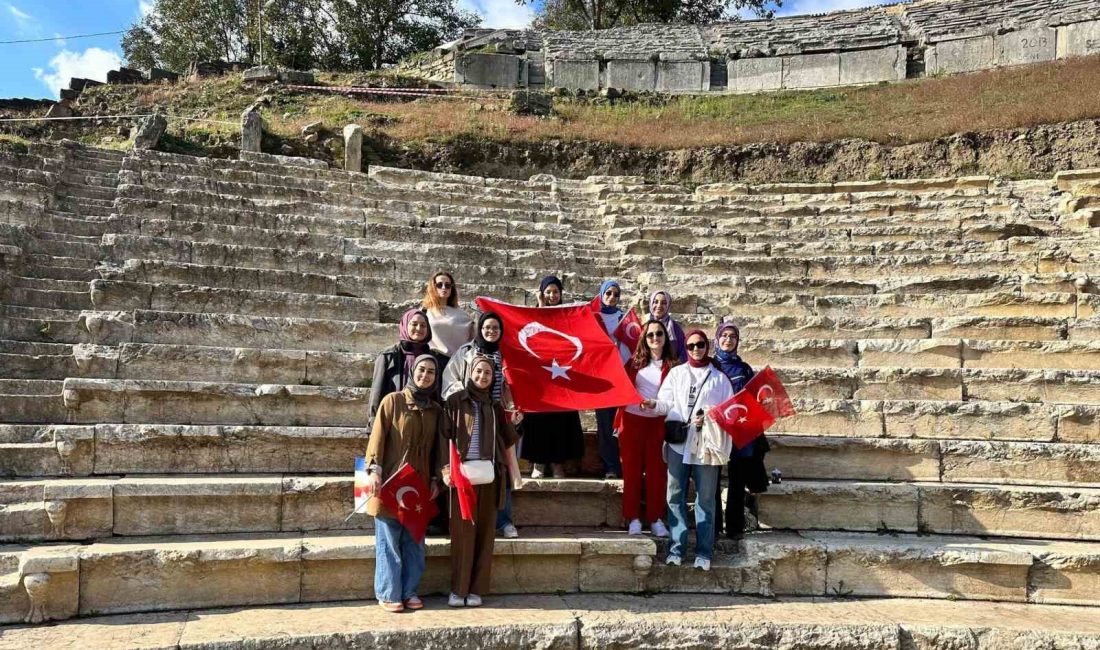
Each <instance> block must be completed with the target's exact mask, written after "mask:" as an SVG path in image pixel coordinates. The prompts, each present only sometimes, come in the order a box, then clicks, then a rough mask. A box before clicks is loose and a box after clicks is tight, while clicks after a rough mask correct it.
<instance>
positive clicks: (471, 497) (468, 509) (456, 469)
mask: <svg viewBox="0 0 1100 650" xmlns="http://www.w3.org/2000/svg"><path fill="white" fill-rule="evenodd" d="M451 487H453V488H454V489H455V492H456V493H457V494H458V511H459V513H460V514H461V515H462V518H463V519H465V520H466V521H473V520H474V513H475V512H477V492H475V491H474V486H473V484H472V483H470V479H468V478H466V475H465V474H463V473H462V459H461V458H459V457H458V446H457V445H455V441H454V440H452V441H451Z"/></svg>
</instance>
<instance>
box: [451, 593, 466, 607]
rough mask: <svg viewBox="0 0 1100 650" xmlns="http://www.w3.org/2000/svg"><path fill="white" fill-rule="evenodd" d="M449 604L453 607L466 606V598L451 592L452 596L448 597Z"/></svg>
mask: <svg viewBox="0 0 1100 650" xmlns="http://www.w3.org/2000/svg"><path fill="white" fill-rule="evenodd" d="M447 604H448V605H450V606H451V607H465V606H466V599H465V598H463V597H462V596H459V595H458V594H451V595H450V597H448V598H447Z"/></svg>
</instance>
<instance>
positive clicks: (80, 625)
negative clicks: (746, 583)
mask: <svg viewBox="0 0 1100 650" xmlns="http://www.w3.org/2000/svg"><path fill="white" fill-rule="evenodd" d="M426 607H427V611H426V612H424V613H421V614H419V615H418V616H416V617H412V618H413V619H414V620H413V622H411V623H410V622H409V620H410V617H394V616H392V615H390V614H388V613H386V612H384V611H382V610H381V608H379V607H378V603H377V601H375V600H358V601H349V602H341V603H328V604H321V603H314V604H310V605H309V606H308V607H302V606H300V605H278V606H276V605H269V606H254V607H244V608H235V609H232V610H198V611H194V612H186V613H184V612H179V613H175V614H127V615H119V616H96V617H94V618H88V619H81V620H76V621H71V622H66V623H60V624H57V625H51V626H41V627H29V626H28V627H18V628H12V629H9V630H6V634H5V637H4V639H3V640H0V648H3V650H14V649H17V648H18V649H21V648H28V647H63V646H64V645H65V644H71V646H72V647H97V646H98V647H105V648H107V647H109V648H110V650H115V649H116V648H118V649H121V648H130V647H136V644H138V643H141V644H143V645H145V644H147V645H148V646H149V647H153V646H154V645H155V646H156V647H180V648H199V647H217V648H221V649H224V650H245V649H246V648H251V647H264V646H274V645H275V644H283V645H286V646H293V647H308V645H309V644H311V643H314V642H315V640H316V639H318V638H325V639H337V638H338V639H340V640H341V643H344V644H346V645H347V646H349V647H369V646H372V645H375V644H377V645H379V646H385V647H393V648H398V647H405V646H406V645H407V644H416V645H417V647H425V648H429V647H430V648H434V647H442V646H445V645H446V646H448V647H455V648H459V647H461V648H478V647H482V648H495V647H505V646H512V647H520V646H523V647H545V648H558V649H561V650H582V649H583V648H594V647H623V648H626V647H636V646H639V645H643V644H644V645H645V646H646V647H650V648H654V649H662V650H663V649H668V648H681V647H703V646H708V647H731V648H732V647H739V646H745V645H746V644H750V643H751V647H754V648H757V649H758V650H781V649H783V648H810V647H825V646H822V645H821V639H822V637H827V638H828V644H829V645H830V646H832V647H836V648H867V649H868V650H887V649H890V648H904V647H905V645H906V644H907V643H910V642H912V641H914V640H915V641H916V642H918V643H919V644H920V645H919V646H917V647H920V648H922V649H924V650H953V649H954V648H957V647H960V646H958V645H957V642H958V641H959V640H960V639H967V640H978V639H980V641H974V644H973V645H971V646H970V647H972V648H974V649H975V650H996V649H998V648H1005V647H1010V646H1011V645H1012V644H1013V643H1025V644H1027V645H1028V646H1029V647H1035V648H1040V647H1043V648H1055V647H1079V648H1085V647H1088V646H1089V645H1090V644H1092V643H1094V642H1095V640H1096V637H1097V636H1098V635H1100V631H1098V630H1100V626H1097V625H1096V624H1095V621H1096V619H1097V616H1100V614H1098V613H1094V611H1093V610H1094V609H1095V607H1072V606H1060V605H1033V604H1015V603H994V602H978V601H971V602H954V603H952V602H944V601H939V600H932V599H912V598H891V599H875V600H860V599H853V598H835V597H828V598H813V599H811V598H782V599H776V600H768V599H761V598H748V597H730V596H728V595H702V594H695V595H668V594H664V595H645V596H636V595H625V594H616V595H610V594H577V595H570V594H562V595H519V596H514V595H509V596H505V595H501V596H493V597H490V598H486V599H485V605H484V606H482V607H481V608H478V609H465V608H460V609H449V608H448V607H447V604H446V598H442V597H439V598H435V597H433V598H427V599H426ZM108 634H109V636H108ZM456 636H460V638H461V639H462V641H461V645H456V642H455V640H454V639H455V637H456ZM104 644H107V645H104Z"/></svg>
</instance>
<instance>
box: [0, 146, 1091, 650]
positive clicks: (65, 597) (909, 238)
mask: <svg viewBox="0 0 1100 650" xmlns="http://www.w3.org/2000/svg"><path fill="white" fill-rule="evenodd" d="M1098 210H1100V171H1095V172H1091V171H1087V170H1086V171H1079V172H1065V173H1062V174H1059V175H1058V176H1056V177H1055V178H1054V179H1052V180H1049V181H1047V180H1042V181H1016V182H1007V181H994V180H992V179H989V178H984V177H981V178H978V177H975V178H959V179H926V180H916V181H869V182H862V183H854V182H853V183H835V184H795V183H788V184H773V185H757V186H747V185H736V184H718V185H704V186H700V187H698V188H695V189H694V190H692V189H688V188H685V187H681V186H671V185H653V184H646V183H644V182H643V181H642V179H640V178H633V177H590V178H588V179H586V180H584V181H575V180H565V179H557V178H552V177H546V176H540V177H534V178H532V179H531V180H529V181H513V180H504V179H489V178H476V177H466V176H457V175H449V174H431V173H424V172H416V171H410V170H400V169H391V168H372V169H371V171H370V173H369V175H363V174H352V173H346V172H342V171H332V170H324V169H318V168H316V167H312V166H302V165H298V164H295V163H294V161H293V159H283V158H279V157H274V156H271V157H264V156H259V157H256V158H254V159H253V160H250V161H248V162H245V161H225V160H214V159H199V158H191V157H187V156H179V155H171V154H164V153H157V152H147V151H144V152H132V153H128V154H126V155H123V154H121V153H117V152H109V151H102V150H96V149H87V148H83V147H80V146H77V145H73V144H67V145H63V146H47V145H36V146H34V147H32V149H31V150H30V151H29V152H28V153H27V154H23V155H13V154H7V155H4V156H0V476H3V477H5V478H3V479H2V480H0V623H17V622H22V621H25V620H26V621H29V622H39V621H41V620H46V619H65V618H70V617H75V616H92V615H98V614H121V613H141V612H152V611H162V610H182V609H195V608H210V607H240V606H261V605H279V604H293V603H316V602H321V601H336V600H355V599H367V598H371V597H372V595H373V594H372V589H373V582H372V579H371V576H372V575H373V552H374V547H373V537H372V536H371V532H372V531H371V520H370V518H369V517H365V516H354V517H352V518H351V519H350V520H349V521H347V522H345V521H344V518H345V516H346V515H347V513H348V512H350V511H351V508H352V495H351V472H350V465H351V459H352V457H353V456H355V455H357V454H361V453H362V450H363V449H364V448H365V444H366V436H367V431H366V429H365V426H366V421H367V414H366V403H367V397H368V393H369V379H370V377H371V366H372V364H373V360H374V356H375V355H376V354H377V352H378V351H379V350H381V349H382V348H383V347H386V346H388V345H391V344H392V342H393V340H394V338H395V333H396V321H397V319H398V317H399V315H400V313H401V312H402V311H403V310H404V309H405V308H406V307H407V306H409V305H411V304H414V303H415V302H416V300H417V296H418V294H419V292H420V290H421V287H422V283H423V281H424V279H425V277H426V276H427V275H428V274H429V273H431V272H432V271H433V270H435V269H436V268H439V267H442V268H446V269H448V270H451V271H453V272H454V273H455V275H456V278H457V279H458V282H459V284H460V288H461V290H462V296H463V298H464V299H466V300H469V299H472V297H473V296H476V295H493V296H495V297H498V298H501V299H504V300H508V301H512V302H517V303H527V304H533V303H534V299H533V290H534V288H535V287H536V286H537V282H538V279H539V278H540V277H541V276H542V275H544V274H545V273H547V272H554V273H556V274H559V275H560V276H562V277H563V278H564V279H565V280H566V287H567V294H568V295H569V296H570V297H571V298H576V299H587V298H589V297H591V292H593V291H594V290H595V288H596V287H597V286H598V285H599V282H600V280H602V279H603V278H605V277H615V278H621V279H622V280H623V283H624V289H625V290H626V293H627V294H628V295H631V296H641V295H644V294H646V293H648V291H650V290H652V289H656V288H666V289H668V290H670V291H671V292H672V294H673V296H674V298H675V302H674V310H675V311H676V313H677V314H678V315H679V317H680V318H681V319H682V320H683V321H684V322H685V325H689V324H690V325H701V326H705V327H708V328H712V327H713V326H714V324H715V323H716V321H717V319H718V318H720V317H721V316H723V315H727V314H731V315H733V316H734V318H735V319H736V320H737V321H738V322H739V323H740V324H741V325H742V327H743V338H744V344H743V348H742V352H743V354H744V356H745V358H746V359H747V360H748V361H749V362H750V363H751V364H753V366H754V367H763V366H764V365H766V364H770V365H772V366H773V367H774V368H775V369H776V370H777V372H779V374H780V375H781V377H782V378H783V380H784V382H785V383H786V384H787V386H788V389H789V391H790V393H791V394H792V397H793V398H794V400H795V402H796V406H797V408H798V411H799V414H798V415H797V416H796V417H793V418H789V419H785V420H782V421H780V422H779V423H778V425H777V426H776V428H775V429H774V430H773V432H772V433H771V434H770V436H769V437H770V438H771V440H772V445H773V451H772V453H771V455H769V457H768V461H769V465H770V466H773V467H778V468H780V469H781V470H782V472H783V476H784V479H785V480H784V482H783V483H782V484H780V485H774V486H772V488H771V489H770V490H769V491H768V492H767V493H765V494H763V495H761V496H760V499H759V522H760V525H761V529H760V530H759V531H756V532H753V533H750V534H748V535H747V536H746V538H745V539H744V540H743V541H741V542H739V543H729V542H726V541H724V540H723V541H722V542H721V544H720V553H719V555H718V557H717V558H716V561H715V563H714V570H713V571H712V572H710V573H701V572H696V571H694V570H691V569H688V568H672V567H666V566H664V565H663V564H662V563H661V562H660V559H662V558H663V555H662V554H661V553H660V549H659V548H658V545H657V544H656V543H654V541H652V540H651V539H649V538H640V537H628V536H626V535H625V533H624V532H623V531H622V526H623V522H622V520H621V513H620V493H621V484H620V483H619V482H616V481H603V480H597V479H584V478H579V479H569V480H546V479H542V480H528V481H526V484H525V487H524V489H523V490H521V491H519V492H517V493H516V494H515V517H516V523H517V524H518V525H519V526H520V527H521V532H522V534H523V537H522V538H520V539H518V540H499V541H498V544H497V551H496V552H497V565H496V568H495V569H494V591H495V592H497V593H514V594H518V593H541V594H549V593H569V592H616V593H618V592H625V593H639V592H645V593H650V592H686V593H721V594H741V595H755V596H766V597H818V598H823V597H834V598H843V597H900V598H913V599H951V600H985V601H1005V602H1012V603H1030V604H1031V605H1029V606H1031V607H1037V606H1039V605H1040V604H1041V605H1074V606H1078V607H1079V608H1080V606H1095V605H1097V603H1098V598H1100V388H1098V386H1100V381H1097V380H1098V379H1100V377H1098V375H1100V336H1097V332H1098V331H1100V265H1098V264H1097V257H1098V255H1100V245H1098V244H1100V236H1098V233H1100V231H1098V230H1096V229H1095V227H1094V226H1095V225H1096V224H1097V222H1098V219H1097V211H1098ZM590 415H591V414H586V415H585V421H586V424H587V428H588V429H589V430H592V429H594V426H593V423H592V419H591V417H590ZM590 447H594V444H592V445H590ZM589 463H591V459H589ZM447 553H448V546H447V540H445V539H430V540H429V570H428V574H427V576H426V578H425V583H424V591H425V593H436V592H442V591H444V590H445V588H446V581H447V574H448V565H447V557H446V556H447ZM913 602H924V601H917V600H914V601H913ZM1035 611H1036V612H1038V611H1040V610H1035ZM1078 611H1080V612H1081V613H1082V615H1085V616H1095V612H1094V611H1093V610H1092V609H1089V608H1084V609H1079V610H1078ZM1036 615H1037V616H1038V615H1039V614H1038V613H1036ZM2 634H3V632H2V631H0V635H2ZM0 645H2V644H0ZM935 647H939V646H935Z"/></svg>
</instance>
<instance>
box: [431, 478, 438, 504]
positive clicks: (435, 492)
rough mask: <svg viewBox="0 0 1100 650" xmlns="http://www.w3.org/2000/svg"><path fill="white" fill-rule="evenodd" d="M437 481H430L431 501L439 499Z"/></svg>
mask: <svg viewBox="0 0 1100 650" xmlns="http://www.w3.org/2000/svg"><path fill="white" fill-rule="evenodd" d="M439 492H440V490H439V481H437V480H435V479H432V501H435V500H436V499H437V498H439Z"/></svg>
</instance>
